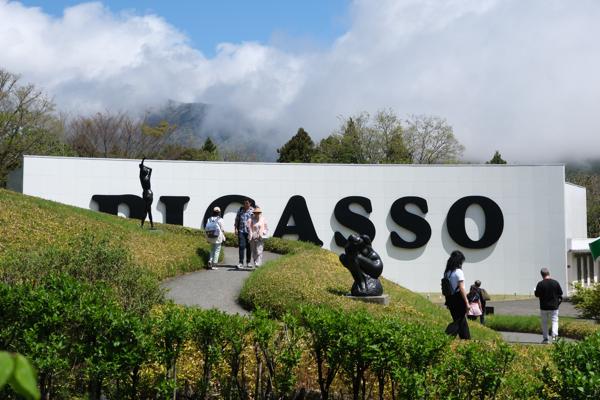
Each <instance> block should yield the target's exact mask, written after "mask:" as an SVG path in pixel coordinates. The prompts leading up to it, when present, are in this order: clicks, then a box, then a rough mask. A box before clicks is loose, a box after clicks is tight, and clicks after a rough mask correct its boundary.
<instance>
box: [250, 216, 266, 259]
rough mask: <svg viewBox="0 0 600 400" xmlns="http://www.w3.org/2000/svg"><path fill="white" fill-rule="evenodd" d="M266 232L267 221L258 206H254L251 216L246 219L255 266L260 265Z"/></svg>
mask: <svg viewBox="0 0 600 400" xmlns="http://www.w3.org/2000/svg"><path fill="white" fill-rule="evenodd" d="M267 233H268V228H267V221H266V220H265V217H264V216H263V215H262V210H261V209H260V207H256V208H254V212H253V213H252V218H250V219H249V220H248V235H249V236H248V237H249V239H250V248H251V250H252V260H253V261H254V266H255V267H260V266H261V265H262V255H263V246H264V240H265V238H266V237H267Z"/></svg>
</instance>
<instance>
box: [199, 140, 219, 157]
mask: <svg viewBox="0 0 600 400" xmlns="http://www.w3.org/2000/svg"><path fill="white" fill-rule="evenodd" d="M202 150H203V151H205V152H207V153H215V152H216V151H217V146H216V145H215V144H214V143H213V141H212V140H210V137H207V138H206V140H205V141H204V145H203V146H202Z"/></svg>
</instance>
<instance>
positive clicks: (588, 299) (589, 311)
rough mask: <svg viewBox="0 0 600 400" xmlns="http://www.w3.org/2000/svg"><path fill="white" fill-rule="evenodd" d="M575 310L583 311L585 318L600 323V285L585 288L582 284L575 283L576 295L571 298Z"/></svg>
mask: <svg viewBox="0 0 600 400" xmlns="http://www.w3.org/2000/svg"><path fill="white" fill-rule="evenodd" d="M571 301H572V302H573V304H575V308H577V309H578V310H579V311H581V316H582V317H583V318H590V319H593V320H595V321H596V322H600V283H596V284H594V285H592V286H590V287H587V288H586V287H583V285H582V284H581V282H575V293H574V294H573V296H572V297H571Z"/></svg>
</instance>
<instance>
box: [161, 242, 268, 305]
mask: <svg viewBox="0 0 600 400" xmlns="http://www.w3.org/2000/svg"><path fill="white" fill-rule="evenodd" d="M223 252H224V256H225V258H224V260H223V262H222V263H221V264H220V265H218V266H217V269H216V270H202V271H196V272H191V273H189V274H185V275H180V276H178V277H176V278H173V279H169V280H167V281H164V282H163V283H162V284H161V287H163V288H165V289H167V290H168V292H167V298H169V299H171V300H173V301H174V302H175V303H177V304H184V305H186V306H198V307H201V308H218V309H219V310H222V311H225V312H227V313H230V314H236V313H237V314H241V315H246V314H248V312H247V311H246V310H244V309H243V308H242V306H240V305H239V304H238V302H237V299H238V296H239V294H240V290H241V289H242V285H243V284H244V281H245V280H246V278H247V277H248V275H250V273H251V272H252V271H251V270H237V269H236V268H235V265H237V261H238V249H237V248H234V247H224V248H223ZM277 257H279V255H278V254H273V253H269V252H264V253H263V261H264V262H267V261H269V260H272V259H274V258H277Z"/></svg>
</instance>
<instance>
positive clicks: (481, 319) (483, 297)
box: [475, 279, 491, 325]
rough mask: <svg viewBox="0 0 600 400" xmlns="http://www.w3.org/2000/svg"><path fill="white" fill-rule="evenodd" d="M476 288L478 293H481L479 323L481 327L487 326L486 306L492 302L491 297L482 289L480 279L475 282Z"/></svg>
mask: <svg viewBox="0 0 600 400" xmlns="http://www.w3.org/2000/svg"><path fill="white" fill-rule="evenodd" d="M475 287H477V291H478V292H479V301H480V302H481V315H480V316H479V322H480V323H481V325H485V306H486V304H487V302H488V301H490V300H491V297H490V295H489V294H488V292H487V290H485V289H484V288H482V287H481V281H480V280H479V279H478V280H476V281H475Z"/></svg>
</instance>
